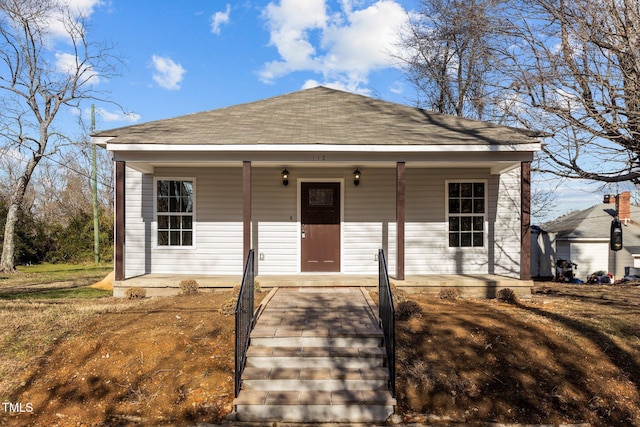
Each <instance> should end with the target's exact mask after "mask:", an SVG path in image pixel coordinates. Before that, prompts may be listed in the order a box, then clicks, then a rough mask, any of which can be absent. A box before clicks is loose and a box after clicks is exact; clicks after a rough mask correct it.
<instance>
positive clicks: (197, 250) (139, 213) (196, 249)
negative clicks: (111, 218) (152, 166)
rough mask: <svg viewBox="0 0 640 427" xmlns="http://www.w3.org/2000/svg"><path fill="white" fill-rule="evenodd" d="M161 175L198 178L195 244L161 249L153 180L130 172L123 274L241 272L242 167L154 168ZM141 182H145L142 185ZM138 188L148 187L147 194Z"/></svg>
mask: <svg viewBox="0 0 640 427" xmlns="http://www.w3.org/2000/svg"><path fill="white" fill-rule="evenodd" d="M154 176H157V177H161V178H162V179H171V178H172V177H174V178H175V179H180V178H181V177H185V176H188V177H193V179H194V181H196V182H197V190H196V198H197V203H196V214H195V218H196V221H197V223H196V224H195V225H194V228H195V229H196V232H195V233H194V242H193V243H194V244H193V246H192V247H167V246H164V247H157V246H156V244H155V240H156V239H155V235H156V233H157V221H156V218H155V217H154V203H155V200H154V199H153V197H154V188H153V185H154V179H153V176H152V175H142V174H140V173H138V172H135V171H129V169H128V171H127V181H126V186H127V192H126V199H127V205H126V215H127V219H126V221H127V222H126V226H125V229H126V233H127V240H126V244H125V258H126V266H125V274H126V277H133V276H136V275H140V274H145V273H160V274H236V275H237V274H241V273H242V267H243V263H244V258H245V256H244V255H243V254H242V169H241V168H156V170H155V174H154ZM141 182H142V185H140V183H141ZM140 188H143V189H144V193H143V194H144V198H142V197H141V192H140Z"/></svg>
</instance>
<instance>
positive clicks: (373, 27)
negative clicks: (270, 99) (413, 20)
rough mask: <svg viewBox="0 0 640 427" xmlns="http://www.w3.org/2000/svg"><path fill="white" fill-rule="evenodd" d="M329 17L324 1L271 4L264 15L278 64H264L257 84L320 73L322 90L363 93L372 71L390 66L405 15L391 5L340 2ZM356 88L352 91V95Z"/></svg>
mask: <svg viewBox="0 0 640 427" xmlns="http://www.w3.org/2000/svg"><path fill="white" fill-rule="evenodd" d="M339 3H340V4H339V7H340V11H338V12H335V13H329V12H328V7H327V4H326V1H325V0H312V1H305V2H300V1H295V0H281V1H280V3H279V4H274V3H270V4H269V5H268V6H267V8H266V9H265V11H264V14H263V16H264V17H265V19H266V20H267V24H268V27H269V30H270V33H271V44H272V45H273V46H275V47H276V48H277V49H278V53H279V55H280V59H279V60H275V61H271V62H268V63H266V64H264V66H263V68H262V70H261V71H260V79H261V80H262V81H264V82H272V81H274V80H276V79H277V78H279V77H282V76H285V75H287V74H289V73H292V72H295V71H312V72H317V73H321V74H322V75H323V78H324V80H325V81H326V82H325V83H323V84H325V85H333V87H339V88H342V89H345V90H351V91H354V92H360V93H364V92H366V89H362V85H366V84H367V82H368V75H369V73H370V72H372V71H374V70H378V69H382V68H387V67H392V66H394V65H393V64H392V62H391V60H390V54H397V53H398V49H399V47H398V45H399V41H400V32H401V31H402V30H403V28H404V26H405V24H406V22H407V19H408V15H407V12H406V11H405V10H404V9H403V8H402V6H400V4H398V3H397V2H396V1H394V0H379V1H377V2H375V3H373V4H371V5H369V6H368V7H366V8H363V6H361V5H362V2H360V1H355V0H341V1H340V2H339ZM354 88H355V90H354Z"/></svg>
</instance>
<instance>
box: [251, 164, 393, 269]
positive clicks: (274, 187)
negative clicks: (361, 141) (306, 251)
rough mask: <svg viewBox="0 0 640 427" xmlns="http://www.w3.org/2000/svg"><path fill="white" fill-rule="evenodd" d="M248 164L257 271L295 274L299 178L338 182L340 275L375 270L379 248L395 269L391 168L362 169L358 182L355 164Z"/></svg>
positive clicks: (298, 231)
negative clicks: (285, 181) (285, 175)
mask: <svg viewBox="0 0 640 427" xmlns="http://www.w3.org/2000/svg"><path fill="white" fill-rule="evenodd" d="M282 169H283V168H280V169H274V168H261V167H254V168H252V196H253V197H252V240H253V247H254V249H255V251H256V258H257V259H258V274H266V275H268V274H296V273H299V272H300V265H299V264H300V257H299V255H298V251H299V250H300V224H299V219H298V215H299V212H298V204H299V194H298V191H299V189H298V186H297V183H298V181H299V180H305V181H308V180H311V181H313V180H314V179H317V180H320V181H323V180H324V181H326V180H335V181H339V180H342V181H343V183H344V184H343V187H342V192H343V197H342V200H343V206H342V212H343V218H342V223H341V235H342V239H341V240H342V248H341V273H345V274H368V275H375V274H377V273H378V263H377V260H376V256H377V253H378V249H380V248H384V249H385V252H386V255H387V263H388V264H389V269H390V271H395V270H394V269H395V256H396V255H395V253H396V248H395V247H396V243H395V235H396V233H395V229H396V227H395V169H366V170H365V169H362V168H361V170H362V177H361V180H360V185H359V186H355V185H354V184H353V169H354V168H293V167H289V168H288V169H289V172H290V174H289V185H288V186H284V185H283V184H282V175H281V172H282Z"/></svg>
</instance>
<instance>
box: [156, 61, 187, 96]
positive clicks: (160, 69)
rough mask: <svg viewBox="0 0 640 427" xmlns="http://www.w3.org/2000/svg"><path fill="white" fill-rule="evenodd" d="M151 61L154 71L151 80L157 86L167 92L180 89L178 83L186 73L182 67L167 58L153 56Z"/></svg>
mask: <svg viewBox="0 0 640 427" xmlns="http://www.w3.org/2000/svg"><path fill="white" fill-rule="evenodd" d="M151 61H152V62H153V69H154V72H153V80H154V81H155V82H156V83H157V84H158V86H160V87H161V88H164V89H167V90H178V89H180V83H182V79H183V78H184V74H185V73H186V72H187V70H185V69H184V68H182V65H180V64H176V63H175V62H174V61H173V60H172V59H171V58H169V57H167V56H158V55H153V56H152V57H151Z"/></svg>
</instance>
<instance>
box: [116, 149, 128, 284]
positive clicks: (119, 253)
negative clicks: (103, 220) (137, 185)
mask: <svg viewBox="0 0 640 427" xmlns="http://www.w3.org/2000/svg"><path fill="white" fill-rule="evenodd" d="M115 163H116V165H115V179H116V182H115V185H116V187H115V205H116V206H115V211H116V212H115V224H114V227H115V244H114V246H115V247H114V251H115V254H114V256H115V271H114V279H115V280H118V281H119V280H124V236H125V232H124V227H125V180H124V176H125V166H126V164H125V162H121V161H116V162H115Z"/></svg>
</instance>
